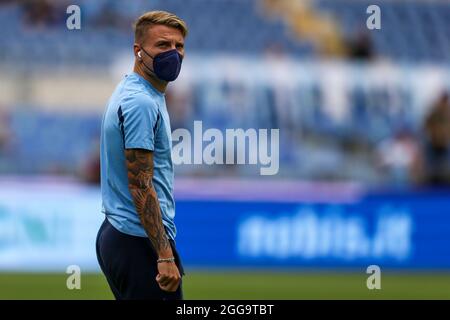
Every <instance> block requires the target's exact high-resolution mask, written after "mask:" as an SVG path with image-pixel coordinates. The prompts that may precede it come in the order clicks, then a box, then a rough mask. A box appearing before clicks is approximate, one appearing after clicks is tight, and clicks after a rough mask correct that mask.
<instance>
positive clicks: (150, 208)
mask: <svg viewBox="0 0 450 320" xmlns="http://www.w3.org/2000/svg"><path fill="white" fill-rule="evenodd" d="M125 158H126V163H127V170H128V188H129V189H130V193H131V195H132V197H133V201H134V205H135V206H136V211H137V213H138V215H139V218H140V220H141V222H142V225H143V226H144V229H145V231H146V232H147V235H148V237H149V238H150V241H151V242H152V244H153V247H154V248H155V250H156V251H157V252H159V251H161V250H164V249H167V248H169V247H170V243H169V241H168V239H167V236H166V232H165V229H164V226H163V223H162V218H161V211H160V207H159V201H158V196H157V194H156V191H155V189H154V188H153V184H152V177H153V153H152V152H150V151H147V150H142V149H127V150H125Z"/></svg>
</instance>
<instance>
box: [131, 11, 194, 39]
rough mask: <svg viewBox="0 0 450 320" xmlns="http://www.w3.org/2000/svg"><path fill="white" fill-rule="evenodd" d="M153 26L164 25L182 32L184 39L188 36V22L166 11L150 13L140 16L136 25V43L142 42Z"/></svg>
mask: <svg viewBox="0 0 450 320" xmlns="http://www.w3.org/2000/svg"><path fill="white" fill-rule="evenodd" d="M152 25H164V26H168V27H172V28H175V29H178V30H180V31H181V34H182V35H183V38H185V37H186V36H187V34H188V28H187V25H186V22H184V21H183V20H182V19H180V18H179V17H177V16H176V15H174V14H173V13H170V12H166V11H149V12H146V13H144V14H143V15H142V16H140V17H139V18H138V19H137V20H136V21H135V23H134V25H133V27H134V39H135V41H136V42H141V41H142V40H143V38H144V36H145V34H146V32H147V30H148V27H150V26H152Z"/></svg>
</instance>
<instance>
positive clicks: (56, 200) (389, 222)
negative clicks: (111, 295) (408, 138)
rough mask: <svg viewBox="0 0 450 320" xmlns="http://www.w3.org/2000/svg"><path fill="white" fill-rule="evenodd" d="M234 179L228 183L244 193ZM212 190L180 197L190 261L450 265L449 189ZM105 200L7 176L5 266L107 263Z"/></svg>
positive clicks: (1, 205)
mask: <svg viewBox="0 0 450 320" xmlns="http://www.w3.org/2000/svg"><path fill="white" fill-rule="evenodd" d="M240 184H241V186H243V185H244V183H243V182H240ZM222 185H224V184H223V183H222ZM185 187H186V190H194V189H193V188H191V185H190V184H185ZM228 187H229V185H228ZM228 187H227V188H223V189H222V190H234V191H233V192H234V193H236V192H237V191H236V189H233V188H228ZM182 188H183V186H181V185H180V183H179V184H178V190H180V189H182ZM206 189H208V191H209V192H210V193H209V194H208V195H207V196H205V195H200V194H194V193H192V192H191V194H189V195H188V196H186V193H184V196H183V194H181V193H180V192H178V195H176V198H177V199H178V200H177V203H176V211H177V214H176V225H177V229H178V235H177V239H176V241H177V246H178V248H179V251H180V254H181V256H182V258H183V262H184V264H185V266H187V267H206V268H214V267H218V268H221V267H230V268H242V267H251V268H255V267H262V268H265V267H269V268H272V267H273V268H307V267H313V268H350V269H351V268H360V267H367V266H369V265H373V264H375V265H378V266H380V267H381V268H399V269H449V268H450V196H449V193H448V192H443V191H440V192H439V191H429V192H420V193H418V192H417V193H413V192H398V193H370V194H366V195H365V194H364V193H362V194H360V195H358V196H344V195H341V196H339V197H340V198H341V200H342V199H343V198H346V199H344V200H342V201H340V200H339V199H337V197H336V193H334V196H335V198H334V199H333V198H332V197H331V196H330V197H329V198H327V197H326V196H324V195H326V193H321V196H319V193H315V192H313V193H312V194H311V196H309V197H303V198H301V195H299V194H295V193H291V194H290V195H289V196H288V195H287V193H284V191H283V190H282V189H281V186H280V187H279V188H277V189H278V190H276V191H274V192H273V194H275V193H277V196H276V197H273V194H272V196H269V195H268V194H266V195H264V193H263V192H262V191H261V190H258V192H257V193H256V195H252V194H251V193H250V192H247V193H246V194H245V196H244V195H241V197H240V198H239V195H238V194H234V195H233V194H228V195H227V194H225V193H223V194H220V193H219V191H220V190H219V191H218V190H216V191H217V192H216V191H214V190H213V188H212V187H211V188H206ZM290 189H292V188H290ZM195 192H197V191H195ZM238 193H239V192H238ZM302 193H304V192H303V191H302ZM341 193H342V189H341ZM261 194H263V195H261ZM296 199H301V200H296ZM100 208H101V195H100V190H99V188H98V187H88V186H85V185H80V184H77V183H61V182H60V181H57V182H51V181H50V182H49V181H45V182H44V181H35V182H30V181H26V182H25V181H19V182H17V181H16V182H14V181H3V182H0V270H12V271H16V270H21V271H60V272H65V270H66V268H67V267H68V266H70V265H77V266H79V267H80V268H81V269H82V270H83V271H99V267H98V263H97V259H96V255H95V238H96V235H97V230H98V228H99V226H100V224H101V222H102V220H103V219H104V216H103V215H102V214H101V213H100Z"/></svg>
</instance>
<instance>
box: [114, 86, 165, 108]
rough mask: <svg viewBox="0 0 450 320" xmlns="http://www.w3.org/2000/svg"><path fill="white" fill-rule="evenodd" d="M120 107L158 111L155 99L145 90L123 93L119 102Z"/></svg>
mask: <svg viewBox="0 0 450 320" xmlns="http://www.w3.org/2000/svg"><path fill="white" fill-rule="evenodd" d="M120 105H121V107H122V109H123V110H124V111H125V110H130V111H132V110H140V111H149V112H158V108H159V107H158V104H157V101H156V100H155V99H154V98H153V97H152V96H151V95H150V94H148V93H147V92H145V91H141V90H133V91H129V92H127V94H125V95H123V97H122V99H121V103H120Z"/></svg>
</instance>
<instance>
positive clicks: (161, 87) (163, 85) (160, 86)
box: [133, 62, 168, 93]
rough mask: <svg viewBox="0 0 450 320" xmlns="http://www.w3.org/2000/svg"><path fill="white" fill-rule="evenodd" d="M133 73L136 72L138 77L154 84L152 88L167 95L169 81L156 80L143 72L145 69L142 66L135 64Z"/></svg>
mask: <svg viewBox="0 0 450 320" xmlns="http://www.w3.org/2000/svg"><path fill="white" fill-rule="evenodd" d="M133 71H134V72H136V73H137V74H138V75H140V76H141V77H142V78H144V79H145V80H147V81H148V82H150V83H151V84H152V86H153V87H154V88H155V89H156V90H158V91H159V92H161V93H165V92H166V89H167V84H168V82H167V81H163V80H160V79H158V78H156V77H155V76H154V75H150V74H148V73H147V72H145V71H144V70H143V67H142V65H141V64H139V63H137V62H135V64H134V68H133Z"/></svg>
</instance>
